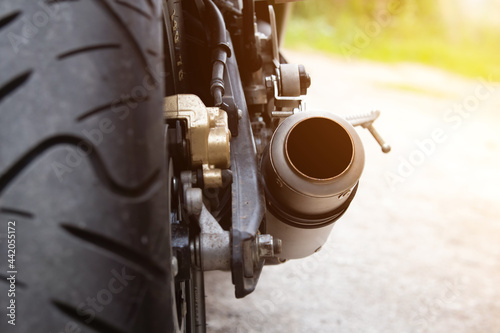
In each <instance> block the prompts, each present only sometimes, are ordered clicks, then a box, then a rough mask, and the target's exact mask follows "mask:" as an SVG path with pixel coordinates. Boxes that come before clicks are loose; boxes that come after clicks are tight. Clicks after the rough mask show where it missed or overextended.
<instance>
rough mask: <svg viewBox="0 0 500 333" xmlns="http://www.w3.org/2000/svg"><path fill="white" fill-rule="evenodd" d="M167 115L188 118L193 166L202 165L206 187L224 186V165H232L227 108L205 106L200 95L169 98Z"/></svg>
mask: <svg viewBox="0 0 500 333" xmlns="http://www.w3.org/2000/svg"><path fill="white" fill-rule="evenodd" d="M164 114H165V118H166V119H167V120H168V119H181V120H184V121H185V122H186V129H187V133H186V140H187V141H188V143H189V153H190V157H191V164H192V166H193V167H202V171H203V183H204V184H205V187H220V186H222V175H221V169H227V168H229V166H230V148H229V141H230V139H231V132H230V131H229V126H228V118H227V114H226V112H225V111H224V110H222V109H219V108H217V107H205V105H204V104H203V102H202V101H201V99H200V98H199V97H198V96H196V95H174V96H169V97H166V98H165V111H164Z"/></svg>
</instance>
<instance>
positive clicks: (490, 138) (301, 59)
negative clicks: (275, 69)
mask: <svg viewBox="0 0 500 333" xmlns="http://www.w3.org/2000/svg"><path fill="white" fill-rule="evenodd" d="M286 54H287V56H288V59H289V61H290V62H298V63H303V64H305V65H306V69H307V70H308V71H309V73H310V74H311V77H312V79H313V85H312V87H311V89H310V93H309V95H308V107H309V109H315V108H319V109H327V110H331V111H333V112H336V113H339V114H345V115H348V114H354V113H363V112H368V111H370V110H372V109H380V110H382V116H381V118H380V119H379V120H378V121H377V122H378V124H376V125H377V129H378V130H379V132H380V133H381V134H382V135H383V136H384V138H385V139H386V140H387V141H388V142H389V143H390V144H391V145H392V147H393V150H392V152H391V153H390V154H389V155H384V154H382V153H381V152H380V148H379V147H378V145H377V144H376V143H375V141H374V140H373V139H372V138H371V136H370V134H369V133H368V132H367V131H366V130H363V129H360V130H359V133H360V134H361V136H362V139H363V141H364V143H365V150H366V155H367V156H366V157H367V158H366V166H365V172H364V174H363V177H362V179H361V184H360V188H359V191H358V194H357V197H356V198H355V200H354V202H353V204H352V205H351V208H350V209H349V211H348V213H347V214H346V215H345V216H344V217H343V218H342V219H341V220H340V221H338V222H337V224H336V226H335V228H334V229H333V232H332V234H331V236H330V239H329V241H328V243H327V245H326V246H324V247H323V249H322V250H321V251H320V252H319V253H317V254H316V255H314V256H311V257H309V258H307V259H303V260H298V261H291V262H288V263H286V264H285V265H281V266H276V267H265V269H264V271H263V273H262V276H261V278H260V281H259V285H258V286H257V290H256V291H255V292H254V293H253V294H251V295H250V296H248V297H246V298H245V299H242V300H236V299H235V298H234V287H233V286H232V284H231V277H230V274H229V273H226V272H210V273H207V274H206V294H207V307H208V309H207V317H208V331H209V332H287V333H294V332H318V333H319V332H481V333H483V332H500V176H499V171H500V85H498V84H492V83H490V82H489V81H491V79H492V78H483V79H479V78H478V79H464V78H461V77H459V76H456V75H453V74H449V73H446V72H444V71H441V70H437V69H433V68H429V67H425V66H420V65H415V64H394V65H392V64H379V63H372V62H365V61H357V60H356V61H354V60H353V61H347V60H345V59H342V58H329V57H326V56H322V55H317V54H312V53H310V54H309V53H296V52H286ZM496 80H497V81H500V78H496Z"/></svg>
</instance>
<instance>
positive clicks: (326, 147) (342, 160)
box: [285, 117, 354, 180]
mask: <svg viewBox="0 0 500 333" xmlns="http://www.w3.org/2000/svg"><path fill="white" fill-rule="evenodd" d="M285 154H286V158H287V159H288V162H289V163H290V164H291V166H292V167H293V168H294V169H295V171H297V172H298V173H300V174H301V175H303V176H305V177H307V178H311V179H316V180H329V179H333V178H335V177H338V176H340V175H341V174H342V173H344V172H345V171H346V170H347V169H348V168H349V166H350V165H351V163H352V161H353V158H354V143H353V141H352V138H351V135H350V134H349V132H348V131H347V130H346V129H345V128H344V127H343V126H342V125H340V124H339V123H337V122H335V121H333V120H331V119H328V118H322V117H315V118H308V119H305V120H302V121H301V122H299V123H297V124H296V125H295V126H294V127H292V129H291V130H290V131H289V132H288V135H287V137H286V142H285Z"/></svg>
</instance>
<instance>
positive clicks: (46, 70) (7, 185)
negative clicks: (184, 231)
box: [0, 0, 175, 332]
mask: <svg viewBox="0 0 500 333" xmlns="http://www.w3.org/2000/svg"><path fill="white" fill-rule="evenodd" d="M161 3H162V2H161V1H157V0H144V1H132V0H94V1H89V0H86V1H83V0H81V1H62V0H60V1H58V0H45V1H29V0H24V1H21V0H3V1H2V2H1V4H0V57H1V61H0V73H1V74H0V253H1V255H2V259H1V260H0V275H1V279H0V295H2V297H0V308H2V309H6V307H7V306H8V305H9V304H10V303H9V302H10V300H11V299H15V306H16V309H15V319H16V320H15V324H16V325H15V327H14V326H11V325H10V324H9V323H8V322H7V321H6V320H5V318H4V319H2V320H1V321H0V331H1V332H9V331H11V329H13V330H12V331H18V332H172V331H173V330H174V322H175V319H174V317H173V316H172V310H173V309H172V304H173V295H172V294H173V291H172V286H173V284H172V276H171V271H170V268H171V246H170V228H169V224H168V221H169V211H168V209H169V205H168V201H169V198H168V193H167V192H168V189H167V187H168V186H167V178H168V177H167V171H166V170H167V167H166V165H167V161H166V156H165V154H164V152H165V142H164V128H163V125H162V123H163V119H162V118H163V112H162V108H163V97H164V77H165V75H166V74H165V73H164V71H163V57H162V54H163V48H162V33H161V24H162V8H161ZM9 221H12V222H15V244H16V253H15V262H14V263H13V266H10V267H9V265H11V263H10V262H8V261H7V260H6V254H7V250H8V242H7V239H8V238H7V237H8V222H9ZM8 271H17V273H15V274H14V275H15V277H16V283H15V296H13V297H10V296H9V297H6V295H8V291H9V289H11V287H12V286H11V285H10V283H8V281H7V279H6V278H7V277H8V276H10V275H11V274H10V273H9V274H7V272H8ZM14 297H15V298H14ZM4 311H5V310H4Z"/></svg>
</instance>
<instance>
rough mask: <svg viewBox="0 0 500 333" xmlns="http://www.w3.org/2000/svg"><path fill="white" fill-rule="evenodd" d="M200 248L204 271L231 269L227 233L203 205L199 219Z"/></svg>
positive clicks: (229, 245)
mask: <svg viewBox="0 0 500 333" xmlns="http://www.w3.org/2000/svg"><path fill="white" fill-rule="evenodd" d="M199 223H200V228H201V234H200V248H201V258H202V268H203V270H204V271H214V270H223V271H228V270H230V269H231V241H230V236H229V231H225V230H224V229H222V228H221V226H220V225H219V223H218V222H217V220H216V219H215V218H214V217H213V216H212V214H211V213H210V212H209V211H208V210H207V208H206V207H205V206H204V205H203V206H202V211H201V214H200V218H199Z"/></svg>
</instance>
